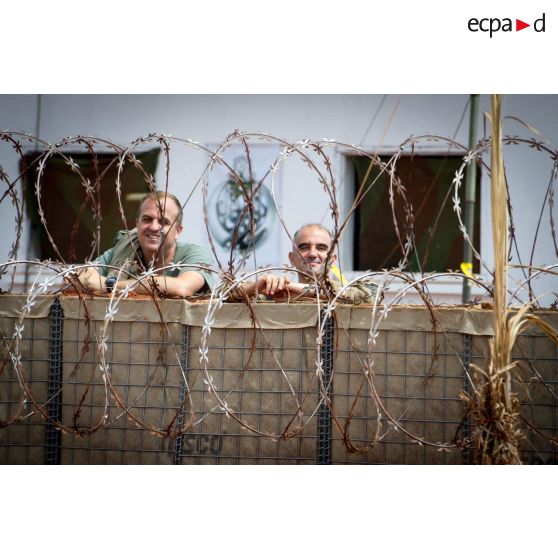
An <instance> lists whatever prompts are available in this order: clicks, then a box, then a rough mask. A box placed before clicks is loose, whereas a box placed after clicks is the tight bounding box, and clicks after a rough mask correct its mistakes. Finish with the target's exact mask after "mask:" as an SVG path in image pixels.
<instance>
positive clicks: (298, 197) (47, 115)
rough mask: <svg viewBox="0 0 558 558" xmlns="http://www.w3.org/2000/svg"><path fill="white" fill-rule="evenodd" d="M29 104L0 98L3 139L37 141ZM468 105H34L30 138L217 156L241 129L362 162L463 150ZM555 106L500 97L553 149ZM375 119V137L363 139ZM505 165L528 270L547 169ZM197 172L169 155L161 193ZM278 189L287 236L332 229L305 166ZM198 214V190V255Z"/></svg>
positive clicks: (445, 100)
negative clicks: (402, 153)
mask: <svg viewBox="0 0 558 558" xmlns="http://www.w3.org/2000/svg"><path fill="white" fill-rule="evenodd" d="M37 100H38V97H37V96H35V95H1V96H0V129H4V130H5V129H11V130H25V131H28V132H31V133H35V132H36V131H37V106H38V105H37ZM467 100H468V96H467V95H402V96H397V95H389V96H387V97H385V98H384V96H383V95H43V96H42V97H41V112H40V119H39V122H38V133H39V136H40V138H41V139H44V140H47V141H50V142H57V141H59V140H60V139H62V138H63V137H65V136H69V135H72V136H75V135H77V134H84V135H89V136H96V137H100V138H103V139H109V140H111V141H113V142H116V143H118V144H121V145H124V144H127V143H129V142H131V141H133V140H135V139H136V138H138V137H140V136H144V135H146V134H149V133H151V132H161V133H166V134H171V135H172V136H174V137H176V138H186V137H188V138H192V139H194V140H196V141H199V142H201V143H202V144H218V143H220V142H222V141H223V139H224V138H225V137H226V136H227V135H228V134H230V133H231V132H233V131H234V130H235V129H239V130H242V131H246V132H257V131H262V132H268V133H270V134H273V135H274V136H277V137H280V138H283V139H285V140H287V141H291V142H294V141H298V140H301V139H304V138H309V139H321V138H330V139H331V138H334V139H336V140H338V141H340V142H347V143H349V144H358V145H362V146H365V147H367V148H369V149H371V150H374V149H382V150H390V149H392V148H393V149H395V148H397V146H399V145H400V144H401V143H402V142H403V141H404V140H405V139H406V138H408V137H409V136H410V135H411V134H412V135H414V136H419V135H422V134H437V135H441V136H448V137H452V136H455V139H456V141H458V142H460V143H463V144H466V143H467V141H468V139H467V138H468V113H467V114H464V109H465V107H466V103H467ZM557 106H558V97H556V96H551V95H512V96H508V97H505V99H504V106H503V112H504V114H505V115H510V116H516V117H519V118H521V119H522V120H523V121H524V122H526V123H528V124H529V125H531V126H532V127H534V128H535V129H537V130H538V131H539V132H540V133H541V134H542V135H543V136H544V137H546V138H547V139H548V141H549V142H550V143H551V144H558V111H557V110H556V108H557ZM489 110H490V98H489V96H487V95H481V98H480V112H481V113H485V112H486V113H487V112H489ZM374 116H375V119H374V121H373V125H372V126H371V127H369V125H370V123H371V121H372V119H373V117H374ZM462 116H463V120H462V122H461V125H459V123H460V120H461V118H462ZM484 123H486V125H485V124H484ZM485 129H486V130H490V126H489V124H488V122H487V120H486V118H482V121H481V122H480V124H479V135H480V134H483V133H484V130H485ZM456 131H457V133H456ZM487 133H488V132H487ZM504 133H509V134H517V135H521V136H524V137H536V134H535V133H534V132H533V131H531V130H529V129H527V128H525V127H524V126H522V125H521V124H520V123H518V122H517V121H514V120H510V119H508V120H505V121H504ZM29 147H30V148H32V147H33V145H32V144H30V146H29ZM330 155H331V157H332V161H333V171H334V174H335V177H336V181H337V184H338V185H340V186H341V187H340V191H339V195H340V199H341V200H342V203H341V211H342V212H343V211H346V205H347V204H346V201H347V190H348V189H349V184H348V183H347V172H346V168H345V166H344V153H343V150H333V151H332V152H331V153H330ZM505 156H506V170H507V178H508V182H509V188H510V196H511V202H512V205H513V208H514V211H515V213H514V216H515V223H514V225H515V227H516V236H517V239H518V249H519V251H520V253H521V256H522V260H523V261H524V262H525V260H527V261H528V260H529V256H530V249H531V246H532V242H533V238H534V234H535V225H536V221H537V219H538V216H539V214H540V212H541V206H542V201H543V198H544V194H545V192H546V190H547V188H548V183H549V178H550V174H551V169H552V165H551V161H550V160H549V159H548V157H544V156H542V155H541V154H540V153H537V152H536V151H535V150H533V149H529V148H525V147H521V148H516V147H513V146H512V147H510V148H509V149H508V148H506V150H505ZM488 160H489V159H488V158H487V161H488ZM206 162H207V159H206V158H205V156H204V155H203V154H201V153H199V152H195V151H192V150H187V149H185V148H184V147H182V146H180V145H178V144H177V145H175V146H174V147H173V148H172V151H171V168H172V171H171V175H170V185H169V188H170V191H172V192H173V193H175V194H176V195H178V196H179V197H181V198H185V197H186V196H187V195H189V193H190V191H191V188H192V186H193V185H194V184H195V183H196V181H197V180H198V179H199V177H200V175H201V173H202V172H203V169H204V167H205V164H206ZM0 163H1V164H2V166H3V168H4V170H5V171H6V172H7V173H8V174H9V175H10V176H12V177H13V176H16V174H17V164H18V157H17V155H16V154H15V153H14V152H13V150H12V149H10V148H9V147H8V146H7V145H1V146H0ZM157 180H158V182H159V184H161V185H162V184H164V172H163V166H162V165H159V172H158V176H157ZM488 185H489V183H488V176H487V173H486V172H484V173H483V184H482V194H481V200H480V203H481V251H482V254H483V256H484V257H485V259H486V261H487V263H488V265H489V267H491V266H492V262H493V258H492V257H491V255H490V254H491V251H492V248H491V243H492V240H491V233H490V222H491V221H490V211H489V208H490V205H489V188H488ZM278 187H279V203H280V207H281V210H282V212H283V215H284V217H285V222H286V225H287V227H288V228H289V230H290V231H291V232H292V231H294V230H295V229H296V228H297V226H298V225H299V224H300V223H301V222H308V221H323V222H324V223H325V224H329V212H328V200H327V199H326V197H325V196H324V195H323V194H322V193H321V187H320V185H319V184H318V182H317V180H316V178H315V177H314V176H313V175H311V174H310V173H309V171H308V169H307V168H306V167H305V166H304V165H302V164H300V163H298V162H296V161H294V160H289V161H288V162H287V163H286V164H285V166H284V167H283V169H282V173H281V177H280V182H279V184H278ZM350 187H351V188H352V185H350ZM2 189H3V190H4V186H3V187H2ZM343 200H344V201H343ZM201 204H202V197H201V192H200V191H199V189H198V191H197V192H196V193H195V194H194V196H193V197H192V199H191V200H190V202H189V204H188V206H187V207H186V211H185V223H186V229H185V235H186V236H187V238H188V240H191V241H193V242H202V243H203V242H206V240H207V239H206V232H205V228H204V227H203V226H202V223H201V219H200V211H201ZM548 211H549V209H548V207H546V208H545V217H544V223H543V226H542V227H541V229H540V231H539V233H538V235H539V240H538V242H539V244H538V248H537V251H536V253H535V257H534V262H536V263H537V264H540V265H544V264H552V263H554V262H555V261H556V253H555V252H554V247H553V243H552V239H551V234H550V226H549V224H548V221H549V219H548V215H549V214H548ZM14 217H15V212H14V210H13V208H12V206H11V204H9V203H7V200H4V202H3V203H2V204H1V205H0V219H1V220H2V223H3V225H2V227H3V230H4V231H5V234H3V235H1V238H0V261H4V260H5V258H6V255H7V254H8V251H9V247H10V244H11V242H12V240H13V233H12V229H13V223H14ZM348 237H349V235H347V237H346V239H345V244H344V245H342V250H343V254H342V260H341V261H342V263H343V264H344V268H345V269H350V268H351V261H350V257H349V256H348V254H350V252H351V250H350V246H349V245H348V243H349V242H350V241H349V240H348ZM26 243H27V240H26V238H24V239H23V246H22V249H21V250H20V257H23V256H24V255H25V254H26V253H27V252H26ZM288 251H289V240H288V237H287V235H286V234H283V235H282V236H281V239H280V252H281V254H283V255H284V260H285V263H286V261H287V260H286V255H287V252H288ZM543 282H544V284H542V285H541V288H540V290H541V291H550V290H552V288H553V283H552V281H551V280H550V279H548V278H546V279H544V280H543Z"/></svg>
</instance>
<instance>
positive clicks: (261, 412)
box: [0, 295, 558, 464]
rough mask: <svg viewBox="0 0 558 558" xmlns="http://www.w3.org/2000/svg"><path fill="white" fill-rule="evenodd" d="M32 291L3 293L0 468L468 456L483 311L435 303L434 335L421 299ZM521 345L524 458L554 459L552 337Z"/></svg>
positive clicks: (557, 318)
mask: <svg viewBox="0 0 558 558" xmlns="http://www.w3.org/2000/svg"><path fill="white" fill-rule="evenodd" d="M26 302H27V300H26V298H25V297H24V296H19V297H18V296H13V295H3V296H1V297H0V303H1V306H0V328H1V333H2V335H3V346H2V369H1V374H0V421H1V422H0V462H1V463H14V464H16V463H36V464H39V463H62V464H82V463H90V464H105V463H107V464H112V463H114V464H128V463H129V464H132V463H141V464H144V463H145V464H147V463H160V464H191V463H204V464H212V463H215V464H217V463H262V464H263V463H310V464H312V463H386V464H422V463H434V464H437V463H447V464H452V463H469V462H471V452H470V450H469V449H468V448H467V447H466V446H465V447H463V446H462V445H460V446H459V447H457V446H456V445H455V443H454V440H455V439H462V438H463V437H466V435H467V432H468V429H469V428H470V426H471V425H469V424H468V422H467V420H464V416H465V409H464V404H463V403H462V399H461V398H460V396H459V394H460V392H462V391H467V390H470V389H471V382H470V381H469V378H470V375H471V368H470V367H471V364H476V365H477V366H481V367H482V366H483V365H485V363H486V359H487V356H488V339H489V336H490V335H491V334H492V331H491V327H492V326H491V320H492V316H491V312H490V311H481V310H465V309H457V308H456V309H448V308H446V309H436V310H435V312H434V313H435V317H436V331H435V332H434V330H433V322H432V316H431V314H430V312H429V311H428V310H427V309H425V308H420V307H395V308H393V309H392V310H391V312H390V313H389V314H388V315H387V316H386V317H385V318H383V319H382V320H381V321H378V311H377V310H376V312H375V313H374V311H373V309H371V308H370V307H365V306H362V307H348V306H343V307H341V306H340V307H337V309H336V310H335V312H334V313H333V315H332V316H331V317H328V316H327V315H326V314H324V311H323V309H322V310H321V311H320V310H319V309H318V308H317V307H316V305H313V304H291V305H286V304H273V303H269V304H258V305H256V306H255V314H254V315H251V314H250V312H249V311H248V309H247V308H245V307H244V306H243V305H240V304H230V305H229V304H225V305H224V306H223V307H222V308H220V309H218V310H217V312H216V313H214V314H212V320H211V322H210V323H209V322H208V320H207V311H208V304H207V303H197V304H189V303H187V302H184V301H163V302H161V303H160V304H158V305H157V306H156V305H155V304H154V303H153V302H152V301H151V300H124V301H122V302H121V303H120V305H119V306H118V308H117V309H116V310H115V309H113V310H114V311H113V312H112V314H111V307H110V306H109V300H108V299H94V300H91V301H82V302H80V301H79V300H78V299H77V298H73V297H69V296H68V297H62V298H60V299H59V300H55V299H54V298H52V297H48V296H45V297H41V298H40V299H37V301H36V304H34V305H33V307H32V308H27V309H25V305H26ZM109 315H110V317H107V316H109ZM541 316H543V314H541ZM544 319H545V320H547V321H548V322H549V323H551V325H553V327H556V323H557V322H558V315H557V313H555V312H547V313H544ZM371 325H373V327H372V329H371ZM21 326H23V328H22V327H21ZM513 356H514V359H516V360H517V361H518V366H517V368H516V373H515V374H514V378H515V384H514V389H515V391H516V392H517V393H518V396H519V398H520V400H521V403H522V405H521V414H522V428H523V432H524V440H523V447H522V449H523V459H524V461H525V462H527V463H555V462H556V459H557V450H556V446H555V443H554V438H555V437H556V436H557V435H558V432H557V413H558V405H557V399H556V388H557V385H556V384H557V370H556V360H557V358H556V356H557V355H556V345H555V344H554V343H552V341H550V340H549V339H548V338H547V337H545V336H543V335H542V334H541V333H537V332H536V331H534V330H533V331H529V332H527V334H525V335H523V336H522V337H521V338H520V341H519V342H518V343H517V345H516V347H515V349H514V355H513ZM456 436H457V438H456Z"/></svg>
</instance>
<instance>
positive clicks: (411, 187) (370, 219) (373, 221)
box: [353, 154, 481, 273]
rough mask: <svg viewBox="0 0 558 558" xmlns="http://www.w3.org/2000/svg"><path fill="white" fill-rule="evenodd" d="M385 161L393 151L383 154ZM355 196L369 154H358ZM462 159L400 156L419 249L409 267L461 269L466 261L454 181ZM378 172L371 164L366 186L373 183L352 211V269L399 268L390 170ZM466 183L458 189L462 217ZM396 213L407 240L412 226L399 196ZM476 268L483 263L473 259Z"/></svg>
mask: <svg viewBox="0 0 558 558" xmlns="http://www.w3.org/2000/svg"><path fill="white" fill-rule="evenodd" d="M380 159H381V160H382V162H384V163H387V162H388V161H389V159H390V157H389V156H385V157H381V158H380ZM353 162H354V168H355V194H354V195H355V196H356V194H357V192H358V191H359V187H360V186H361V184H362V182H363V180H364V179H365V177H366V174H367V171H368V168H369V165H370V159H368V158H367V157H354V158H353ZM461 164H462V157H461V156H446V155H416V154H414V155H409V156H402V157H400V159H399V161H398V163H397V167H396V173H397V176H398V177H399V179H400V181H401V183H402V185H403V186H404V187H405V195H406V197H407V201H408V202H409V203H410V204H411V205H412V211H413V234H414V242H415V246H416V251H415V250H413V251H412V252H411V254H410V256H409V258H408V261H407V266H406V268H405V271H412V272H418V271H423V272H443V271H446V270H448V269H450V270H459V269H460V266H461V263H462V262H463V236H462V233H461V231H460V230H459V223H458V220H457V216H456V214H455V212H454V210H453V200H452V198H453V186H452V181H453V178H454V176H455V172H456V171H457V170H458V169H459V167H460V166H461ZM378 175H380V170H379V169H378V167H374V168H373V169H371V171H370V173H369V175H368V178H367V180H366V185H365V188H366V187H367V186H368V185H370V184H372V183H373V182H374V181H375V180H376V179H377V182H376V183H375V184H374V185H373V186H372V187H371V188H370V190H369V191H368V192H367V194H366V195H365V196H364V198H363V200H362V201H361V203H360V204H359V206H358V207H357V209H356V212H355V214H354V220H355V229H354V231H355V232H354V269H356V270H366V269H372V270H380V269H386V268H387V269H389V268H393V267H396V266H397V265H398V264H399V262H400V261H401V258H402V251H401V247H400V244H399V241H398V239H397V233H396V230H395V226H394V223H393V213H392V208H391V204H390V199H389V180H390V177H389V174H388V173H386V172H384V173H382V174H381V175H380V176H379V177H378ZM480 182H481V177H480V168H479V169H477V183H476V205H475V217H474V233H473V239H474V240H473V242H474V246H475V249H476V250H477V251H478V250H479V246H480ZM464 200H465V184H464V183H463V184H462V186H461V188H460V203H461V217H462V219H464V218H465V217H464V211H465V203H464ZM395 216H396V219H397V222H398V226H399V231H400V235H401V237H402V238H403V239H405V237H406V235H407V232H408V226H407V223H406V218H405V207H404V204H403V203H402V199H401V198H400V197H398V196H397V195H396V196H395ZM473 271H474V272H475V273H478V271H479V262H478V260H477V258H474V261H473Z"/></svg>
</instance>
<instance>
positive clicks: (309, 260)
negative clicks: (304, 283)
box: [289, 225, 336, 280]
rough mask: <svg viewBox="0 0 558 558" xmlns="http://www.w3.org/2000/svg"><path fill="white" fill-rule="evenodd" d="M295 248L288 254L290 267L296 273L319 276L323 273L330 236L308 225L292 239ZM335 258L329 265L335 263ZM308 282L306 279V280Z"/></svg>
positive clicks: (320, 229)
mask: <svg viewBox="0 0 558 558" xmlns="http://www.w3.org/2000/svg"><path fill="white" fill-rule="evenodd" d="M294 241H295V246H294V247H293V251H292V252H291V253H290V254H289V261H290V262H291V265H292V266H294V267H296V269H298V271H302V272H304V273H309V274H310V275H316V276H319V275H320V274H322V273H323V272H324V265H325V261H326V258H327V254H328V252H329V250H330V248H331V236H330V235H329V233H328V232H327V231H325V230H324V229H322V228H320V227H316V226H313V225H310V226H308V227H304V228H302V229H301V230H300V231H299V232H298V234H297V235H296V237H295V238H294ZM335 259H336V258H335V256H332V257H331V258H330V259H329V264H330V265H331V264H333V263H334V262H335ZM300 279H301V280H303V278H302V277H301V278H300ZM306 280H308V278H306Z"/></svg>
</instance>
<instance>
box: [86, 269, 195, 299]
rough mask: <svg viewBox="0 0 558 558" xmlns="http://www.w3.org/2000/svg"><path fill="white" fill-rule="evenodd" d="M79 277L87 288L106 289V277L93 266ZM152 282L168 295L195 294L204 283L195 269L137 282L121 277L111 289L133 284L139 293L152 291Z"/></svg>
mask: <svg viewBox="0 0 558 558" xmlns="http://www.w3.org/2000/svg"><path fill="white" fill-rule="evenodd" d="M79 279H80V281H81V282H82V283H83V285H85V286H86V287H87V288H89V289H92V290H95V291H104V290H106V288H107V286H106V280H107V278H106V277H103V276H102V275H101V274H100V273H99V272H98V271H97V270H96V269H95V268H93V267H89V268H87V269H86V270H84V271H82V272H81V273H80V274H79ZM153 282H155V286H156V288H157V290H158V291H160V292H162V293H165V294H167V295H169V296H177V297H186V296H192V295H194V294H196V293H197V292H198V291H199V290H201V289H202V288H203V286H204V285H205V279H204V277H203V276H202V275H201V274H200V273H198V272H197V271H185V272H184V273H181V274H180V275H179V276H178V277H166V276H164V275H152V276H151V278H150V279H144V280H143V281H142V282H138V281H136V280H135V279H121V280H120V281H117V282H116V283H115V284H114V285H113V287H112V288H113V289H118V290H121V289H125V288H126V287H127V286H129V285H133V291H134V292H136V293H141V294H150V293H152V292H153Z"/></svg>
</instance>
